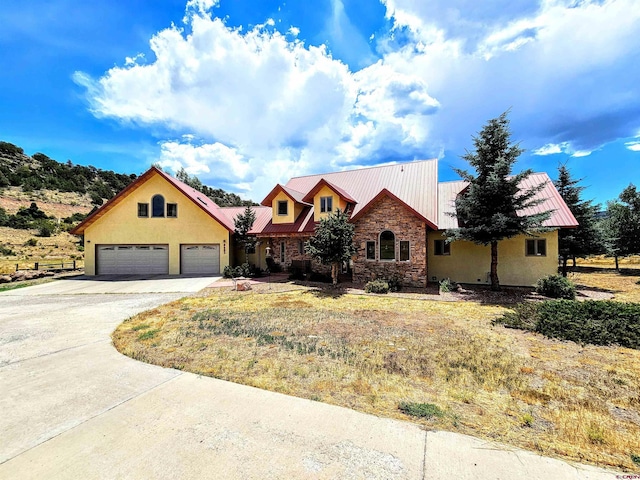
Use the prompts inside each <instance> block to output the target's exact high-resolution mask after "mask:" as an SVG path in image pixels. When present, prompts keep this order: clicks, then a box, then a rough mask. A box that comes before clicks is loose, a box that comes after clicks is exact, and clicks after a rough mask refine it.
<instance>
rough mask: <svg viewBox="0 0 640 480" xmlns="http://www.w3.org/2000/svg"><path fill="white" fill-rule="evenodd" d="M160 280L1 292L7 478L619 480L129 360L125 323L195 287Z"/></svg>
mask: <svg viewBox="0 0 640 480" xmlns="http://www.w3.org/2000/svg"><path fill="white" fill-rule="evenodd" d="M163 280H165V279H163V278H160V279H155V280H150V281H148V282H149V284H148V285H141V286H138V287H136V288H138V289H140V290H138V293H121V290H120V289H122V288H125V287H124V286H123V285H122V284H119V283H118V282H120V281H113V282H112V283H110V285H111V287H109V286H107V284H108V283H109V282H104V283H102V284H96V283H95V281H94V280H65V281H58V282H55V283H51V284H47V285H40V286H35V287H29V288H24V289H20V290H13V291H9V292H5V293H2V294H0V388H1V393H0V412H2V414H1V415H0V432H2V437H1V438H2V441H1V442H0V478H2V479H4V478H7V479H9V478H11V479H22V478H34V479H35V478H37V479H42V478H46V479H57V478H63V479H67V478H69V479H76V478H82V479H92V478H96V479H99V478H127V479H129V478H136V479H137V478H140V479H149V478H158V479H164V478H167V479H169V478H171V479H177V478H179V479H188V478H220V479H252V478H255V479H258V478H260V479H264V478H274V479H276V478H277V479H279V478H301V479H306V478H319V479H325V478H327V479H328V478H332V479H351V478H353V479H357V478H367V479H416V480H418V479H427V478H428V479H451V478H457V479H458V478H468V479H483V478H492V479H496V478H504V479H507V478H526V479H528V480H531V479H544V480H549V479H563V478H571V479H578V478H584V479H587V478H589V479H596V478H598V479H599V478H603V479H604V478H606V479H612V478H615V475H614V474H613V473H611V472H605V471H604V470H599V469H596V468H593V467H584V466H572V465H569V464H567V463H565V462H561V461H557V460H552V459H548V458H544V457H539V456H536V455H534V454H532V453H529V452H523V451H519V450H515V449H504V448H503V447H499V446H496V445H494V444H490V443H487V442H484V441H480V440H477V439H474V438H471V437H466V436H462V435H457V434H453V433H447V432H425V431H424V430H421V429H420V428H419V427H418V426H416V425H413V424H411V423H406V422H400V421H396V420H389V419H384V418H377V417H373V416H370V415H365V414H361V413H357V412H354V411H351V410H348V409H345V408H340V407H335V406H330V405H325V404H322V403H318V402H312V401H309V400H304V399H299V398H294V397H289V396H285V395H280V394H277V393H272V392H266V391H262V390H258V389H254V388H250V387H245V386H242V385H236V384H233V383H229V382H223V381H219V380H216V379H212V378H205V377H199V376H197V375H193V374H189V373H183V372H180V371H177V370H172V369H164V368H160V367H156V366H152V365H147V364H144V363H141V362H138V361H135V360H132V359H130V358H127V357H124V356H122V355H120V354H119V353H118V352H117V351H116V350H115V349H114V348H113V347H112V345H111V342H110V338H109V335H110V333H111V331H113V329H114V328H115V327H116V326H117V325H118V324H119V323H120V322H121V321H123V320H124V319H126V318H127V317H129V316H131V315H134V314H136V313H138V312H140V311H143V310H146V309H149V308H153V307H155V306H157V305H160V304H162V303H165V302H168V301H171V300H174V299H177V298H179V297H181V296H184V295H185V294H188V293H189V292H192V291H193V289H194V288H196V286H195V284H196V282H195V281H189V280H190V279H185V282H184V283H182V284H181V285H182V287H181V288H182V291H180V290H179V287H178V286H177V285H178V284H177V283H174V284H172V285H173V286H172V287H168V285H167V284H164V283H163ZM169 280H171V279H169ZM121 281H122V282H134V283H135V280H121ZM86 282H88V283H86ZM198 282H199V280H198ZM134 283H130V284H129V285H133V284H134ZM202 283H206V282H205V281H204V279H203V280H202ZM209 283H210V282H209ZM96 285H102V288H103V290H102V291H101V293H90V292H92V291H93V290H92V289H94V288H98V287H97V286H96ZM160 289H165V290H163V291H168V290H171V293H146V291H147V290H148V291H151V292H153V291H158V290H160ZM141 290H144V291H145V293H139V292H140V291H141ZM134 291H135V289H134Z"/></svg>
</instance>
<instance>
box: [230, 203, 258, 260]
mask: <svg viewBox="0 0 640 480" xmlns="http://www.w3.org/2000/svg"><path fill="white" fill-rule="evenodd" d="M255 221H256V212H255V211H254V210H253V209H252V208H251V207H249V206H247V208H245V209H244V212H243V213H239V214H238V215H237V216H236V218H234V219H233V223H234V224H235V227H236V228H235V233H236V238H237V239H238V243H239V244H240V245H242V247H243V248H244V261H245V263H249V261H248V259H249V253H248V252H249V249H250V248H252V247H254V246H255V244H256V238H255V237H254V236H253V235H249V230H251V227H253V224H254V222H255Z"/></svg>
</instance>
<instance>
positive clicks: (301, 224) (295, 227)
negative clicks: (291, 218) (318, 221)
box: [260, 206, 315, 235]
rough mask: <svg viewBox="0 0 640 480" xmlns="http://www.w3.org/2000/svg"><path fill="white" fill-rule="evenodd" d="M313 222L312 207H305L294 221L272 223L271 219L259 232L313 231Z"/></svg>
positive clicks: (275, 233)
mask: <svg viewBox="0 0 640 480" xmlns="http://www.w3.org/2000/svg"><path fill="white" fill-rule="evenodd" d="M314 229H315V223H314V221H313V208H312V207H309V206H307V207H305V208H304V209H303V210H302V212H300V215H298V218H297V219H296V221H295V222H294V223H293V224H291V223H281V224H274V223H273V222H272V221H271V219H269V223H267V225H266V226H265V227H264V229H263V230H262V231H261V232H260V233H261V234H274V235H277V234H286V233H313V231H314Z"/></svg>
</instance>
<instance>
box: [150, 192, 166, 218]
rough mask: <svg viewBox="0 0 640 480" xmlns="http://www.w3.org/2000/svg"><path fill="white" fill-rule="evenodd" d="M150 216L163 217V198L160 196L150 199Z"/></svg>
mask: <svg viewBox="0 0 640 480" xmlns="http://www.w3.org/2000/svg"><path fill="white" fill-rule="evenodd" d="M151 216H152V217H164V197H163V196H162V195H154V196H153V198H152V199H151Z"/></svg>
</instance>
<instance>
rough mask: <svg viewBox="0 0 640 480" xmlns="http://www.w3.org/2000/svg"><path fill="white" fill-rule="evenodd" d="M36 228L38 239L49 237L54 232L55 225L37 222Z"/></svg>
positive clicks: (43, 221) (47, 222) (48, 222)
mask: <svg viewBox="0 0 640 480" xmlns="http://www.w3.org/2000/svg"><path fill="white" fill-rule="evenodd" d="M37 227H38V236H39V237H50V236H51V235H52V234H53V233H54V232H55V230H56V226H55V224H54V223H53V222H51V221H48V220H41V221H39V222H38V223H37Z"/></svg>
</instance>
